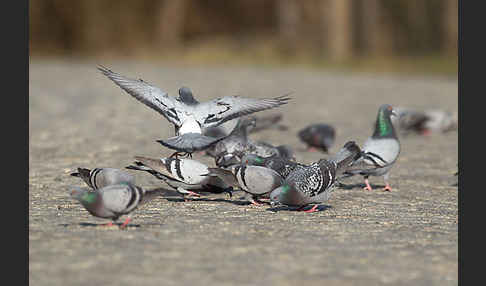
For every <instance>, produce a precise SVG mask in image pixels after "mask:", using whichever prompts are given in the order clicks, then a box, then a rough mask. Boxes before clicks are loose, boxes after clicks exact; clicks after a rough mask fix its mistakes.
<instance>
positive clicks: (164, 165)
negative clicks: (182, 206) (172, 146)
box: [126, 156, 232, 199]
mask: <svg viewBox="0 0 486 286" xmlns="http://www.w3.org/2000/svg"><path fill="white" fill-rule="evenodd" d="M135 160H136V161H135V162H134V165H130V166H127V167H126V168H127V169H132V170H139V171H145V172H148V173H150V174H151V175H153V176H155V177H156V178H158V179H159V180H162V181H164V182H166V183H167V184H168V185H169V186H171V187H172V188H173V189H175V190H176V191H177V192H178V193H179V194H181V195H182V196H183V197H184V199H186V195H187V196H198V197H199V196H200V194H199V192H209V193H223V192H226V193H228V194H229V195H230V196H232V193H231V191H232V189H231V188H230V186H228V185H226V184H225V183H224V182H223V181H222V180H221V179H220V178H217V177H208V176H205V174H207V173H208V172H209V171H208V166H206V165H205V164H203V163H201V162H199V161H196V160H193V159H188V158H171V157H168V158H160V159H153V158H147V157H143V156H135Z"/></svg>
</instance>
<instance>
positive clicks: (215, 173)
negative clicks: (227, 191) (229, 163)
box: [202, 168, 238, 186]
mask: <svg viewBox="0 0 486 286" xmlns="http://www.w3.org/2000/svg"><path fill="white" fill-rule="evenodd" d="M208 172H209V173H207V174H204V175H202V176H210V177H219V178H220V179H221V180H223V182H225V183H226V184H228V185H230V186H238V181H237V180H236V178H235V176H234V175H233V173H232V172H231V171H229V170H225V169H221V168H208Z"/></svg>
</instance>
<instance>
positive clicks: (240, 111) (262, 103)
mask: <svg viewBox="0 0 486 286" xmlns="http://www.w3.org/2000/svg"><path fill="white" fill-rule="evenodd" d="M288 100H290V98H289V97H287V95H284V96H279V97H275V98H248V97H240V96H225V97H220V98H216V99H213V100H211V101H206V102H203V103H200V104H199V105H197V106H196V107H195V112H194V114H195V116H196V118H197V121H198V122H200V123H201V125H202V127H203V128H207V127H212V126H217V125H220V124H221V123H224V122H226V121H228V120H231V119H234V118H237V117H240V116H244V115H248V114H251V113H254V112H258V111H262V110H266V109H271V108H275V107H278V106H280V105H283V104H286V103H287V101H288Z"/></svg>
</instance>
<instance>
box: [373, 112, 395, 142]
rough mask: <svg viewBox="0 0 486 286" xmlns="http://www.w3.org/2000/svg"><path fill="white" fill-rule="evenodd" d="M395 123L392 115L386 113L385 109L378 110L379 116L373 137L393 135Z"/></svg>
mask: <svg viewBox="0 0 486 286" xmlns="http://www.w3.org/2000/svg"><path fill="white" fill-rule="evenodd" d="M393 136H394V132H393V125H392V122H391V119H390V116H386V115H385V111H384V110H380V112H378V117H377V118H376V125H375V132H374V133H373V137H393Z"/></svg>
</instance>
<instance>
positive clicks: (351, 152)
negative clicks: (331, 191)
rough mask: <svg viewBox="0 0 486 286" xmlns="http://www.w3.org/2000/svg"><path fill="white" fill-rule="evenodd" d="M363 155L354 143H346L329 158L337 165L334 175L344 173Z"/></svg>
mask: <svg viewBox="0 0 486 286" xmlns="http://www.w3.org/2000/svg"><path fill="white" fill-rule="evenodd" d="M362 155H363V153H362V151H361V149H360V148H359V146H358V145H357V144H356V143H355V142H354V141H348V142H346V144H344V146H343V148H341V150H339V152H338V153H337V154H335V155H334V156H332V157H331V159H330V160H331V161H333V162H335V163H336V164H337V167H336V173H337V174H341V173H343V172H345V171H346V169H347V167H349V166H350V165H351V164H352V163H354V162H355V161H356V160H358V159H359V158H361V156H362Z"/></svg>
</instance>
